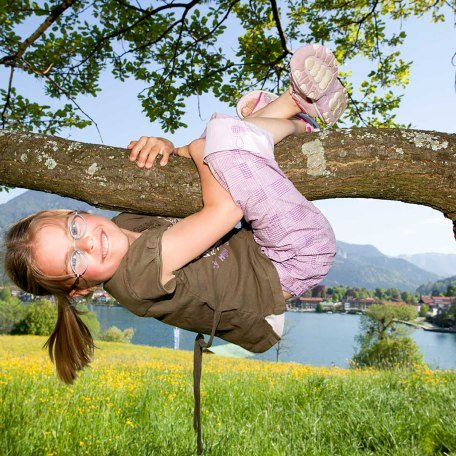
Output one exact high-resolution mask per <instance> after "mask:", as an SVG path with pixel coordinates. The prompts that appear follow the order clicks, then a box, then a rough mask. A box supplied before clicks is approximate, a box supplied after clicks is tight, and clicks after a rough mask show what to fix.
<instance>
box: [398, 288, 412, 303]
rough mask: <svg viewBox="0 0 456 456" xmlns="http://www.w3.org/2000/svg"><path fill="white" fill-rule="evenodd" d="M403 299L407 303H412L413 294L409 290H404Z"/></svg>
mask: <svg viewBox="0 0 456 456" xmlns="http://www.w3.org/2000/svg"><path fill="white" fill-rule="evenodd" d="M401 299H402V301H404V302H406V303H407V304H410V302H411V301H412V295H411V294H410V293H409V292H408V291H403V292H402V293H401Z"/></svg>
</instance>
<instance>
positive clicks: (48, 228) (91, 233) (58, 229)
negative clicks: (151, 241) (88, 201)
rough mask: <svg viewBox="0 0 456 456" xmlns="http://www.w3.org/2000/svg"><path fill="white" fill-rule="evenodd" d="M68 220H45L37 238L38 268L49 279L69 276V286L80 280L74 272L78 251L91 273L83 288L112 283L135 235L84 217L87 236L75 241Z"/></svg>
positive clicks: (105, 221) (98, 218)
mask: <svg viewBox="0 0 456 456" xmlns="http://www.w3.org/2000/svg"><path fill="white" fill-rule="evenodd" d="M72 215H74V213H72V214H70V215H68V216H56V217H52V218H48V219H45V220H43V221H42V222H41V223H40V224H39V225H38V227H37V230H36V233H35V236H34V248H33V253H34V259H35V263H36V266H37V267H38V269H39V270H40V271H41V273H42V274H44V275H45V276H47V277H61V276H66V275H69V276H71V277H70V279H69V280H68V284H69V285H71V284H72V283H74V281H75V279H76V275H75V274H74V272H73V270H72V268H71V261H70V258H71V254H72V253H73V251H74V249H75V248H76V249H78V250H80V251H81V252H83V254H84V256H85V258H86V260H87V263H86V266H87V269H86V270H85V272H84V274H83V275H82V279H84V280H82V281H81V283H80V285H79V287H84V288H88V287H92V286H95V285H99V284H100V283H103V282H105V281H106V280H108V279H110V278H111V277H112V276H113V275H114V273H115V272H116V270H117V268H118V267H119V265H120V262H121V261H122V258H123V257H124V256H125V254H126V253H127V251H128V247H129V243H130V241H131V239H132V236H131V235H132V234H133V233H130V232H128V231H126V230H122V229H121V228H119V227H118V226H117V225H116V224H115V223H113V222H111V220H108V219H106V218H104V217H101V216H98V215H92V214H82V216H83V218H84V220H85V222H86V229H85V232H84V235H83V236H82V237H81V238H80V239H77V240H74V239H73V237H72V236H71V233H70V231H69V228H68V222H69V220H70V219H71V217H72Z"/></svg>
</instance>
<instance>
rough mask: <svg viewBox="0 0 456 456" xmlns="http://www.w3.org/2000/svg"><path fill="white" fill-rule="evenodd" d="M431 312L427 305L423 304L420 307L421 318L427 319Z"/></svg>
mask: <svg viewBox="0 0 456 456" xmlns="http://www.w3.org/2000/svg"><path fill="white" fill-rule="evenodd" d="M430 311H431V308H430V307H429V306H428V305H427V304H422V305H421V307H420V313H419V315H420V317H425V316H426V315H427V314H428V313H429V312H430Z"/></svg>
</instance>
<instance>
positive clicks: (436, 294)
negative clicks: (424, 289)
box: [431, 288, 440, 296]
mask: <svg viewBox="0 0 456 456" xmlns="http://www.w3.org/2000/svg"><path fill="white" fill-rule="evenodd" d="M431 296H440V291H439V290H438V289H436V288H434V289H433V290H432V292H431Z"/></svg>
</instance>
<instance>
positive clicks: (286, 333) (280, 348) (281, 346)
mask: <svg viewBox="0 0 456 456" xmlns="http://www.w3.org/2000/svg"><path fill="white" fill-rule="evenodd" d="M292 328H293V325H291V324H290V323H289V322H285V327H284V329H283V333H282V337H281V338H280V340H279V341H278V342H277V343H276V344H275V345H274V349H275V352H276V363H278V362H279V361H280V356H282V355H283V354H285V353H287V352H288V350H289V349H290V345H289V343H288V342H289V340H288V339H289V338H290V333H291V330H292Z"/></svg>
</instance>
